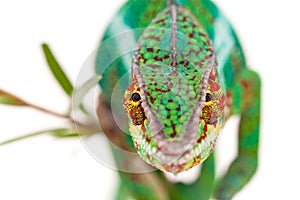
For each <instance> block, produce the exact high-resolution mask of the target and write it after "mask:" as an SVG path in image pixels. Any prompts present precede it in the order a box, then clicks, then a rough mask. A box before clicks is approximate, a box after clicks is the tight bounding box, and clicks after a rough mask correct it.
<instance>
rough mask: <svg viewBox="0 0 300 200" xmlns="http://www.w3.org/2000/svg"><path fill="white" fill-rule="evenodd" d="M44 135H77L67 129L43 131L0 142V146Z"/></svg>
mask: <svg viewBox="0 0 300 200" xmlns="http://www.w3.org/2000/svg"><path fill="white" fill-rule="evenodd" d="M46 133H50V134H51V135H53V136H55V137H76V136H78V133H75V131H74V130H71V129H67V128H61V129H51V130H43V131H39V132H35V133H30V134H27V135H23V136H20V137H16V138H13V139H10V140H6V141H3V142H0V146H1V145H5V144H9V143H13V142H16V141H19V140H24V139H27V138H31V137H35V136H38V135H42V134H46Z"/></svg>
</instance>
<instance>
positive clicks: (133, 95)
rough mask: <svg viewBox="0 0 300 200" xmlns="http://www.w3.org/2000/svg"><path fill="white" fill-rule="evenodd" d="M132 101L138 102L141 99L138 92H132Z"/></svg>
mask: <svg viewBox="0 0 300 200" xmlns="http://www.w3.org/2000/svg"><path fill="white" fill-rule="evenodd" d="M131 99H132V101H134V102H138V101H139V100H141V96H140V94H139V93H133V94H132V96H131Z"/></svg>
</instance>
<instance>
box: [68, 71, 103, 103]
mask: <svg viewBox="0 0 300 200" xmlns="http://www.w3.org/2000/svg"><path fill="white" fill-rule="evenodd" d="M101 78H102V77H101V76H94V77H92V78H90V79H89V80H87V81H86V82H85V83H84V84H83V85H82V86H80V87H79V88H76V90H74V93H73V98H72V104H73V109H77V108H80V107H81V105H82V101H83V98H84V97H85V95H86V94H87V93H88V92H89V91H90V90H91V89H92V88H93V87H95V86H96V85H97V84H98V82H99V80H101ZM82 108H83V107H82Z"/></svg>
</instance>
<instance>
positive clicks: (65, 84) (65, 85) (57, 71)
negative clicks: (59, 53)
mask: <svg viewBox="0 0 300 200" xmlns="http://www.w3.org/2000/svg"><path fill="white" fill-rule="evenodd" d="M42 48H43V51H44V55H45V57H46V60H47V63H48V66H49V68H50V70H51V72H52V74H53V75H54V77H55V78H56V80H57V81H58V83H59V84H60V85H61V87H62V89H63V90H64V91H65V92H66V94H67V95H69V96H71V95H72V92H73V85H72V84H71V82H70V80H69V79H68V77H67V75H66V74H65V72H64V71H63V70H62V68H61V66H60V65H59V64H58V62H57V60H56V58H55V57H54V55H53V53H52V51H51V50H50V48H49V46H48V45H47V44H42Z"/></svg>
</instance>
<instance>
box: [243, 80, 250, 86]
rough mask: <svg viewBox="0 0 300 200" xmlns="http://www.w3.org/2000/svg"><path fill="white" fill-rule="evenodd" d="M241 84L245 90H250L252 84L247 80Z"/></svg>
mask: <svg viewBox="0 0 300 200" xmlns="http://www.w3.org/2000/svg"><path fill="white" fill-rule="evenodd" d="M241 84H242V86H243V87H244V88H249V87H250V86H251V83H250V82H248V81H245V80H242V81H241Z"/></svg>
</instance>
